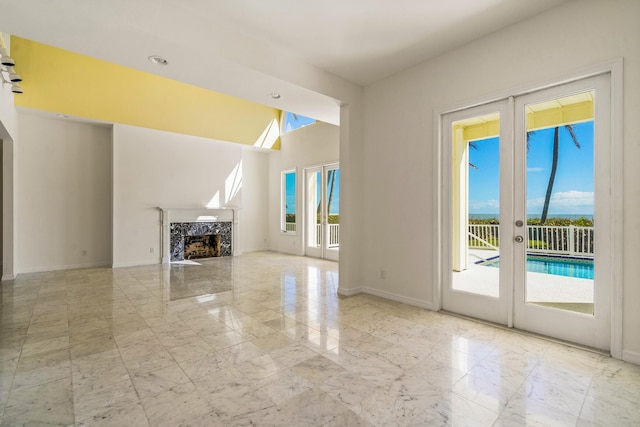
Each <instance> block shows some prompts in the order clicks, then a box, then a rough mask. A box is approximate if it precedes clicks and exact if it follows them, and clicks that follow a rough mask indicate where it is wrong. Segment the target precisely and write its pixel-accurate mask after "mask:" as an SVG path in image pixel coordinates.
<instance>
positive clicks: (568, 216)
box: [469, 213, 593, 221]
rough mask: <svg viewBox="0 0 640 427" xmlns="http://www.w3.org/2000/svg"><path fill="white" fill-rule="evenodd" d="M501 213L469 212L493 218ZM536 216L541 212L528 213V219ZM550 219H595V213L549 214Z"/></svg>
mask: <svg viewBox="0 0 640 427" xmlns="http://www.w3.org/2000/svg"><path fill="white" fill-rule="evenodd" d="M499 216H500V215H499V214H497V213H492V214H487V213H482V214H471V213H470V214H469V219H493V218H498V217H499ZM535 218H540V215H539V214H528V215H527V219H535ZM547 218H548V219H551V218H562V219H580V218H585V219H588V220H591V221H593V214H548V215H547Z"/></svg>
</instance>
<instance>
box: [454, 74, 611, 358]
mask: <svg viewBox="0 0 640 427" xmlns="http://www.w3.org/2000/svg"><path fill="white" fill-rule="evenodd" d="M610 111H611V107H610V83H609V75H608V74H607V75H602V76H596V77H592V78H588V79H583V80H580V81H576V82H573V83H568V84H564V85H560V86H556V87H552V88H549V89H545V90H540V91H536V92H533V93H529V94H526V95H522V96H518V97H515V98H509V99H505V100H502V101H498V102H494V103H490V104H486V105H482V106H479V107H474V108H469V109H465V110H462V111H457V112H454V113H450V114H447V115H446V116H445V117H444V120H443V124H444V128H443V137H444V138H445V139H444V141H445V144H444V149H443V160H444V165H445V167H444V168H443V170H445V171H446V176H445V180H444V183H445V186H444V187H445V188H444V191H445V194H447V195H448V197H445V199H446V200H448V203H446V207H445V209H444V215H445V216H446V220H445V221H444V223H445V224H446V230H445V231H446V235H447V236H448V238H446V239H444V241H445V245H444V246H445V247H444V248H443V249H444V253H443V259H444V261H445V271H446V273H445V277H443V279H444V280H443V288H442V306H443V308H444V309H445V310H448V311H452V312H457V313H461V314H464V315H468V316H471V317H476V318H480V319H484V320H488V321H492V322H495V323H499V324H503V325H507V326H509V327H515V328H519V329H523V330H528V331H532V332H536V333H540V334H543V335H547V336H551V337H555V338H559V339H563V340H567V341H571V342H575V343H579V344H582V345H587V346H591V347H595V348H599V349H605V350H607V349H609V347H610V341H611V334H610V329H611V282H612V281H611V277H612V273H611V264H612V263H611V259H610V254H611V243H612V242H611V234H612V233H611V230H610V226H611V223H612V218H611V214H610V208H609V207H610V206H611V200H610V197H611V196H610V194H611V192H610V187H611V157H610V156H611V154H610V153H611V149H610V148H611V147H610ZM596 159H597V161H596Z"/></svg>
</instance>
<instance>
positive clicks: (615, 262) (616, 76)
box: [610, 58, 640, 364]
mask: <svg viewBox="0 0 640 427" xmlns="http://www.w3.org/2000/svg"><path fill="white" fill-rule="evenodd" d="M610 73H611V196H610V199H611V202H612V203H611V212H610V219H611V225H610V227H611V229H610V230H611V234H612V236H611V260H610V262H611V279H612V284H611V350H610V351H611V355H612V356H613V357H615V358H616V359H620V358H622V359H623V360H625V356H624V354H623V343H622V322H623V292H624V291H623V271H624V270H623V266H622V262H623V255H624V249H623V248H624V244H623V242H624V238H623V237H624V227H623V223H624V204H623V197H624V188H623V183H624V176H623V172H624V171H623V169H624V168H623V167H622V165H623V164H624V161H623V160H624V158H623V157H624V156H623V152H624V149H623V147H624V115H623V113H624V99H623V97H624V90H623V89H624V88H623V84H624V81H623V75H622V73H623V60H622V58H619V59H618V60H616V61H613V62H612V63H611V68H610ZM635 363H638V364H640V357H639V358H637V359H636V362H635Z"/></svg>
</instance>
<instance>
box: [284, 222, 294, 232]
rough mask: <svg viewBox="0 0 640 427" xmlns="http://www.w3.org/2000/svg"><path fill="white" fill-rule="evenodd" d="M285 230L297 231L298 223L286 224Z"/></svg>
mask: <svg viewBox="0 0 640 427" xmlns="http://www.w3.org/2000/svg"><path fill="white" fill-rule="evenodd" d="M284 229H285V230H286V231H296V223H295V222H285V223H284Z"/></svg>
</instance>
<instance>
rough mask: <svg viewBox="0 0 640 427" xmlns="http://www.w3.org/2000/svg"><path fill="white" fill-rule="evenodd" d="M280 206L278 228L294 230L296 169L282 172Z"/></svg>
mask: <svg viewBox="0 0 640 427" xmlns="http://www.w3.org/2000/svg"><path fill="white" fill-rule="evenodd" d="M281 180H282V206H281V210H280V212H281V213H280V221H281V225H280V229H281V230H282V232H283V233H295V232H296V171H295V170H290V171H284V172H282V178H281Z"/></svg>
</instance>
